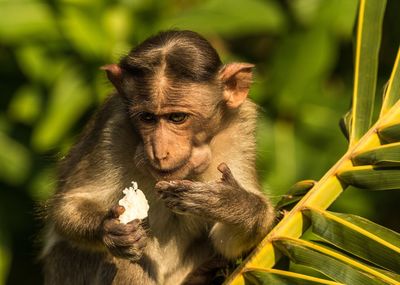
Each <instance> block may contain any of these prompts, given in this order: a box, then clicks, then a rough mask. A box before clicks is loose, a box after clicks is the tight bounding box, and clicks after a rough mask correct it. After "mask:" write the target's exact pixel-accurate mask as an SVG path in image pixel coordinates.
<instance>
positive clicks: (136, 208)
mask: <svg viewBox="0 0 400 285" xmlns="http://www.w3.org/2000/svg"><path fill="white" fill-rule="evenodd" d="M122 193H124V194H125V196H124V197H123V198H122V199H121V200H119V202H118V204H119V205H121V206H123V207H124V208H125V212H123V213H122V215H120V216H119V221H120V222H121V223H122V224H127V223H129V222H130V221H133V220H135V219H140V220H141V219H144V218H146V217H147V212H148V211H149V203H148V202H147V199H146V197H145V196H144V194H143V192H142V191H141V190H140V189H139V188H138V185H137V183H136V182H135V181H132V187H129V188H125V189H124V190H123V191H122Z"/></svg>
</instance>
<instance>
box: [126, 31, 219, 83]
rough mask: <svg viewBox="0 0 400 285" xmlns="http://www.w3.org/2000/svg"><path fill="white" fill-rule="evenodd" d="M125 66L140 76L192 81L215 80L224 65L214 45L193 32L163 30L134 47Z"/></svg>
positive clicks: (132, 73)
mask: <svg viewBox="0 0 400 285" xmlns="http://www.w3.org/2000/svg"><path fill="white" fill-rule="evenodd" d="M120 66H121V68H123V69H124V70H126V71H127V72H129V73H130V74H131V75H132V76H134V77H138V78H149V77H154V76H155V75H156V74H160V73H161V74H162V75H163V76H165V77H167V78H169V79H172V80H173V79H179V80H180V81H186V82H192V83H206V82H210V81H212V80H214V79H215V78H216V77H217V75H218V71H219V70H220V68H221V67H222V62H221V59H220V58H219V55H218V53H217V51H216V50H215V49H214V48H213V47H212V46H211V44H210V43H209V42H208V41H207V40H206V39H205V38H203V37H202V36H200V35H199V34H197V33H195V32H192V31H187V30H183V31H177V30H169V31H163V32H160V33H159V34H157V35H155V36H152V37H150V38H148V39H147V40H145V41H144V42H143V43H141V44H140V45H138V46H137V47H135V48H134V49H132V50H131V52H130V53H129V54H128V55H127V56H126V57H124V58H122V60H121V62H120Z"/></svg>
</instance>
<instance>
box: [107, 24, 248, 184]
mask: <svg viewBox="0 0 400 285" xmlns="http://www.w3.org/2000/svg"><path fill="white" fill-rule="evenodd" d="M252 68H253V65H252V64H248V63H232V64H227V65H223V64H222V62H221V60H220V58H219V56H218V54H217V52H216V51H215V49H214V48H213V47H212V46H211V45H210V44H209V42H207V41H206V40H205V39H204V38H203V37H201V36H200V35H198V34H196V33H194V32H191V31H166V32H162V33H160V34H158V35H156V36H154V37H151V38H149V39H147V40H146V41H144V42H143V43H142V44H140V45H139V46H137V47H136V48H134V49H133V50H132V51H131V52H130V53H129V54H128V55H127V56H126V57H124V58H122V60H121V62H120V63H119V64H118V65H117V64H110V65H106V66H104V67H103V69H104V70H105V71H106V72H107V76H108V78H109V80H110V81H111V82H112V83H113V85H114V86H115V88H116V89H117V91H118V93H119V95H120V96H122V97H123V98H124V101H125V102H126V104H127V105H126V106H127V110H128V112H129V116H130V118H131V122H132V125H133V127H134V129H135V130H136V131H137V133H138V134H139V135H140V137H141V143H140V144H139V145H138V147H137V149H136V157H135V160H136V163H137V165H138V167H139V169H144V170H146V171H149V172H150V173H151V174H152V175H153V176H154V178H155V179H156V180H173V179H184V178H188V177H190V176H191V175H196V174H199V173H201V172H203V171H204V170H205V169H207V167H208V166H209V163H210V161H211V156H212V153H211V149H210V142H211V140H212V139H213V137H214V136H215V135H217V134H218V131H219V130H220V129H221V128H223V127H224V122H225V121H226V118H227V117H228V116H231V115H232V114H233V113H235V112H237V111H238V108H239V107H240V105H241V104H242V103H243V102H244V101H245V99H246V97H247V95H248V92H249V87H250V84H251V79H252Z"/></svg>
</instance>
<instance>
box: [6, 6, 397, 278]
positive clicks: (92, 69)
mask: <svg viewBox="0 0 400 285" xmlns="http://www.w3.org/2000/svg"><path fill="white" fill-rule="evenodd" d="M357 5H358V1H356V0H354V1H352V0H286V1H279V0H235V1H229V0H207V1H200V0H198V1H197V0H191V1H183V0H171V1H156V0H113V1H106V0H59V1H57V0H0V95H1V96H0V285H2V284H41V283H42V277H41V268H40V263H39V262H38V260H37V256H38V254H39V252H40V246H39V243H38V233H39V232H40V228H41V226H42V225H41V222H40V219H38V215H37V214H36V213H37V207H38V205H39V204H40V202H41V201H43V200H45V199H46V198H47V197H49V196H50V195H51V194H52V193H53V192H54V185H55V183H54V176H55V164H56V162H57V160H58V159H59V158H61V157H62V156H63V155H64V154H65V153H66V152H67V151H68V149H69V147H70V146H71V144H72V143H73V142H74V140H75V138H76V136H77V134H79V132H80V130H81V129H82V127H83V126H84V124H85V122H87V120H88V118H89V117H90V115H91V114H92V113H93V111H94V110H95V108H96V107H97V106H99V104H101V103H102V101H103V100H104V98H105V97H106V96H107V94H109V93H110V91H112V88H111V85H110V84H109V83H108V82H107V81H106V79H105V76H104V74H103V72H101V71H100V70H99V67H100V66H102V65H104V64H106V63H111V62H116V61H118V60H119V58H120V57H121V56H122V55H124V54H126V53H127V52H128V51H129V49H130V48H131V47H132V46H134V45H136V44H138V43H139V42H141V41H142V40H144V39H145V38H146V37H148V36H149V35H152V34H154V33H157V31H159V30H165V29H171V28H179V29H191V30H194V31H196V32H199V33H201V34H203V35H204V36H205V37H206V38H207V39H209V40H210V41H211V42H212V44H213V45H214V46H215V47H216V48H217V50H218V51H219V52H220V55H221V57H222V59H223V61H224V62H229V61H246V62H252V63H255V64H256V65H257V69H256V77H255V83H254V86H253V89H252V92H251V98H252V99H253V100H254V101H256V102H257V103H258V104H259V105H260V106H261V107H262V108H261V116H260V121H259V131H258V141H259V148H258V158H259V159H258V169H259V172H260V179H261V182H262V184H263V187H264V189H265V191H266V192H267V193H269V195H270V196H271V197H272V198H273V199H274V201H277V200H279V198H280V196H281V195H282V194H284V193H285V192H286V191H287V190H288V188H289V187H290V186H291V185H292V184H294V183H295V182H297V181H299V180H303V179H315V180H318V179H319V178H320V177H321V176H322V175H323V174H324V173H325V172H326V171H327V170H328V169H329V168H330V167H331V166H332V165H333V164H334V163H335V162H336V161H337V160H338V159H339V158H340V157H341V156H342V154H344V152H345V151H346V147H347V141H346V139H345V137H344V136H343V135H342V134H341V132H340V130H339V127H338V122H339V120H340V118H341V116H342V115H343V114H344V113H345V112H346V111H347V110H348V108H349V105H350V98H351V94H352V76H353V46H352V42H353V39H354V37H353V35H354V33H353V27H354V23H355V20H356V11H357ZM399 11H400V1H396V0H388V6H387V9H386V16H385V22H384V32H383V39H382V48H381V55H380V69H379V73H380V75H379V83H378V84H379V85H378V88H377V104H379V101H380V97H381V94H382V90H383V85H384V83H385V81H386V80H387V79H388V78H389V76H390V72H391V68H392V66H393V63H394V58H395V55H396V52H397V49H398V46H399V42H400V24H399V22H398V18H397V17H399V16H400V14H399ZM398 201H400V195H399V194H396V193H395V192H368V193H366V192H362V191H360V190H357V189H349V190H348V191H347V192H346V193H345V194H344V195H342V196H341V197H340V199H339V200H338V201H337V202H335V204H334V205H333V207H331V209H333V210H337V211H342V212H349V213H355V214H359V215H363V216H364V217H366V218H369V219H372V220H373V221H376V222H378V223H380V224H383V225H385V226H388V227H391V228H392V229H395V230H396V229H397V230H400V221H399V217H400V209H399V207H398V204H399V202H398Z"/></svg>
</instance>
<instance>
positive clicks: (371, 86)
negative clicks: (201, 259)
mask: <svg viewBox="0 0 400 285" xmlns="http://www.w3.org/2000/svg"><path fill="white" fill-rule="evenodd" d="M385 7H386V1H383V0H360V5H359V15H358V25H357V43H356V52H355V77H354V92H353V98H352V109H351V110H350V112H349V113H348V114H347V115H346V117H345V120H344V121H343V124H342V126H341V127H342V129H343V130H345V133H347V134H348V135H349V148H348V150H347V152H346V153H345V154H344V155H343V156H342V158H340V159H339V160H338V162H337V163H336V164H335V165H334V166H333V167H332V168H331V169H330V170H329V171H328V172H327V173H326V174H325V175H324V176H323V177H322V178H321V179H320V180H319V181H318V182H315V181H301V182H299V183H297V184H295V185H294V186H293V187H292V188H291V189H290V190H289V192H288V193H287V195H285V196H284V198H283V199H282V201H280V202H279V203H278V208H279V209H287V208H288V207H290V206H292V205H293V204H294V203H296V202H297V203H296V204H295V205H294V206H293V208H292V209H291V210H290V211H289V212H285V214H284V216H283V218H282V220H281V221H280V222H279V223H278V224H277V225H276V226H275V227H274V229H273V230H272V231H271V232H270V233H269V234H268V236H267V237H266V238H265V239H264V240H263V241H262V242H261V243H260V244H259V245H258V246H257V247H256V249H255V250H254V251H253V252H252V253H251V254H250V255H249V256H248V257H247V258H246V259H245V260H244V262H243V263H242V264H241V265H240V266H239V267H238V268H237V269H236V271H235V272H234V273H233V274H232V275H231V276H230V277H229V278H228V279H227V280H226V282H225V284H235V285H239V284H360V285H361V284H400V275H399V274H400V234H398V233H396V232H394V231H391V230H389V229H387V228H385V227H382V226H380V225H377V224H375V223H373V222H371V221H368V220H366V219H364V218H362V217H358V216H355V215H349V214H341V213H334V212H330V211H327V210H326V209H327V208H328V207H329V206H330V205H331V204H332V203H333V202H334V201H335V200H336V199H337V198H338V197H339V196H340V195H341V194H342V193H343V191H344V190H345V189H346V188H347V187H348V186H355V187H359V188H362V189H365V190H392V189H400V100H399V99H400V66H399V65H400V63H399V61H400V49H399V52H398V54H397V58H396V61H395V64H394V68H393V72H392V74H391V77H390V79H389V81H388V84H387V88H386V91H385V97H384V100H383V104H382V108H381V111H380V115H379V118H378V119H377V121H376V122H375V123H374V124H373V125H372V114H373V111H374V107H373V102H374V96H375V90H376V81H377V70H378V53H379V46H380V40H381V27H382V21H383V15H384V11H385ZM310 227H311V230H312V233H313V234H314V235H315V236H316V237H318V238H320V239H322V240H323V241H324V242H325V243H321V242H315V241H310V240H307V238H305V237H304V233H305V231H306V230H308V229H309V228H310ZM283 256H285V257H286V258H288V259H289V260H290V261H291V262H293V263H295V264H299V265H302V266H306V267H309V268H311V269H313V270H315V271H319V272H320V273H322V274H323V276H324V277H323V278H320V277H315V276H310V275H308V274H303V273H296V272H293V271H291V270H290V269H288V268H285V269H281V268H273V267H274V266H276V265H277V263H278V261H279V259H280V258H281V257H283Z"/></svg>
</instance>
